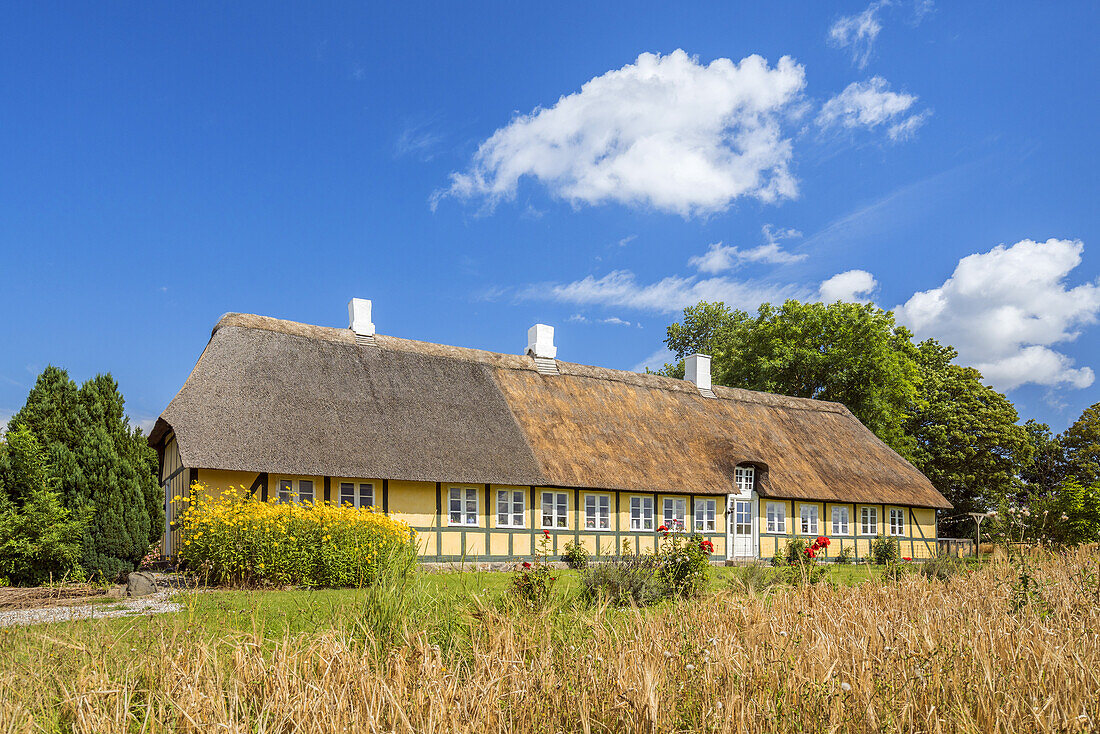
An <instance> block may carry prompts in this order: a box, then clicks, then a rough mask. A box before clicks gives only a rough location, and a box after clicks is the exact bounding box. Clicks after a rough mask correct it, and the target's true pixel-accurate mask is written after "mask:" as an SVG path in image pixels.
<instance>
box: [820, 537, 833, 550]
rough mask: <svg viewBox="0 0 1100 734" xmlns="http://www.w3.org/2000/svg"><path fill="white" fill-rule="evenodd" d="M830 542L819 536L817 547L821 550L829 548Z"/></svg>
mask: <svg viewBox="0 0 1100 734" xmlns="http://www.w3.org/2000/svg"><path fill="white" fill-rule="evenodd" d="M830 542H831V541H830V540H829V539H828V538H826V537H825V536H824V535H819V536H817V546H818V547H820V548H828V547H829V543H830Z"/></svg>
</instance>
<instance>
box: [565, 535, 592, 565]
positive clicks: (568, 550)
mask: <svg viewBox="0 0 1100 734" xmlns="http://www.w3.org/2000/svg"><path fill="white" fill-rule="evenodd" d="M561 559H562V560H563V561H565V562H566V563H568V564H569V567H570V568H576V569H582V568H588V551H587V550H585V548H584V546H582V545H581V544H580V543H574V542H573V541H572V540H571V541H569V542H568V543H566V544H565V553H562V555H561Z"/></svg>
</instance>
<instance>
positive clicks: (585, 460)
mask: <svg viewBox="0 0 1100 734" xmlns="http://www.w3.org/2000/svg"><path fill="white" fill-rule="evenodd" d="M375 341H376V345H375V346H367V345H364V346H360V345H358V344H356V341H355V336H354V334H353V333H352V332H351V331H350V330H349V329H333V328H327V327H320V326H309V325H306V324H299V323H295V322H291V321H281V320H278V319H271V318H267V317H263V316H250V315H244V314H228V315H226V316H224V317H222V319H221V320H220V321H219V322H218V324H217V326H215V327H214V332H213V334H212V335H211V338H210V342H209V344H207V347H206V350H205V351H204V352H203V354H202V356H201V357H200V358H199V361H198V363H197V364H196V365H195V368H194V370H192V372H191V375H190V377H188V378H187V382H186V383H184V386H183V389H181V390H180V392H179V394H178V395H177V396H176V397H175V398H174V399H173V400H172V402H171V403H170V404H169V406H168V408H167V409H165V411H164V413H163V415H161V417H160V419H159V420H158V421H157V425H156V426H155V428H154V429H153V432H152V434H151V435H150V441H151V442H153V443H156V442H157V441H159V440H160V439H161V438H162V437H163V436H164V434H165V433H166V432H167V431H168V430H169V429H170V430H172V431H174V433H175V435H176V437H177V440H178V442H179V448H180V453H181V456H182V459H183V464H184V465H185V466H188V467H194V468H209V469H236V470H242V471H253V472H261V471H266V472H272V473H280V474H312V475H328V476H353V477H385V478H390V479H412V480H425V481H442V482H472V483H484V482H491V483H499V484H520V485H538V486H561V487H585V488H596V489H622V490H632V491H644V492H658V491H668V492H692V493H697V494H725V493H726V492H728V491H730V488H731V486H732V482H733V473H734V467H735V466H737V465H738V464H742V463H750V464H753V465H755V466H757V467H759V469H760V470H761V484H760V491H761V494H763V495H766V496H771V497H782V498H792V499H817V500H837V501H846V502H876V503H879V502H885V503H893V504H906V505H917V506H922V507H942V508H946V507H950V504H949V503H948V502H947V501H946V500H945V499H944V498H943V496H942V495H941V494H940V493H939V492H937V491H936V490H935V488H933V487H932V485H931V483H930V482H929V481H928V479H926V478H925V477H924V476H923V475H922V474H921V473H920V472H919V471H917V469H916V468H915V467H913V466H912V465H911V464H909V463H908V462H907V461H905V460H904V459H902V458H901V457H900V456H898V455H897V454H896V453H894V452H893V451H892V450H891V449H890V448H888V447H887V446H886V445H885V444H883V443H882V442H881V441H879V439H878V438H876V437H875V436H874V434H872V433H871V432H870V431H869V430H868V429H867V428H865V427H864V426H863V425H862V424H861V423H860V422H859V421H858V420H857V419H856V418H855V417H854V416H853V415H852V414H851V413H850V412H849V411H848V410H847V408H845V407H844V406H843V405H840V404H837V403H827V402H822V401H816V400H805V399H801V398H789V397H784V396H780V395H771V394H767V393H758V392H752V391H748V390H737V389H732V388H723V387H716V388H715V389H714V392H715V393H716V395H717V399H710V398H704V397H703V396H701V395H700V394H699V392H698V391H697V390H696V388H695V386H694V385H692V384H691V383H688V382H684V381H682V380H675V379H672V378H668V377H661V376H657V375H642V374H638V373H634V372H623V371H619V370H609V369H603V368H600V367H589V366H585V365H579V364H571V363H568V362H560V361H559V362H558V363H557V364H558V370H559V372H560V374H558V375H542V374H539V372H538V370H537V369H536V366H535V362H534V359H533V358H531V357H528V356H523V355H509V354H498V353H494V352H486V351H481V350H476V349H463V348H460V347H448V346H443V345H439V344H429V343H426V342H417V341H412V340H408V339H398V338H395V337H390V336H383V335H378V336H377V337H376V340H375Z"/></svg>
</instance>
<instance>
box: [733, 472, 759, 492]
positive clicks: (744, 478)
mask: <svg viewBox="0 0 1100 734" xmlns="http://www.w3.org/2000/svg"><path fill="white" fill-rule="evenodd" d="M755 480H756V467H754V466H739V467H736V468H735V469H734V470H733V486H734V487H735V488H736V489H737V493H738V494H740V495H744V496H748V495H751V494H752V489H753V486H754V485H755V483H756V481H755Z"/></svg>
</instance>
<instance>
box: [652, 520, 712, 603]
mask: <svg viewBox="0 0 1100 734" xmlns="http://www.w3.org/2000/svg"><path fill="white" fill-rule="evenodd" d="M661 527H664V526H663V525H662V526H661ZM658 529H660V528H658ZM662 532H663V535H662V539H661V547H660V549H659V550H658V552H657V567H658V572H659V575H660V580H661V584H662V586H663V587H664V589H665V590H666V592H667V593H668V594H669V595H671V596H679V597H691V596H696V595H697V594H698V593H699V592H700V591H702V590H703V589H704V588H705V587H706V585H707V577H708V572H709V571H710V555H711V553H713V552H714V546H713V544H712V543H711V542H710V541H709V540H707V539H706V538H704V537H703V536H702V535H697V534H695V533H692V534H691V535H687V534H685V533H669V532H668V530H667V529H666V530H664V531H662Z"/></svg>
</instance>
